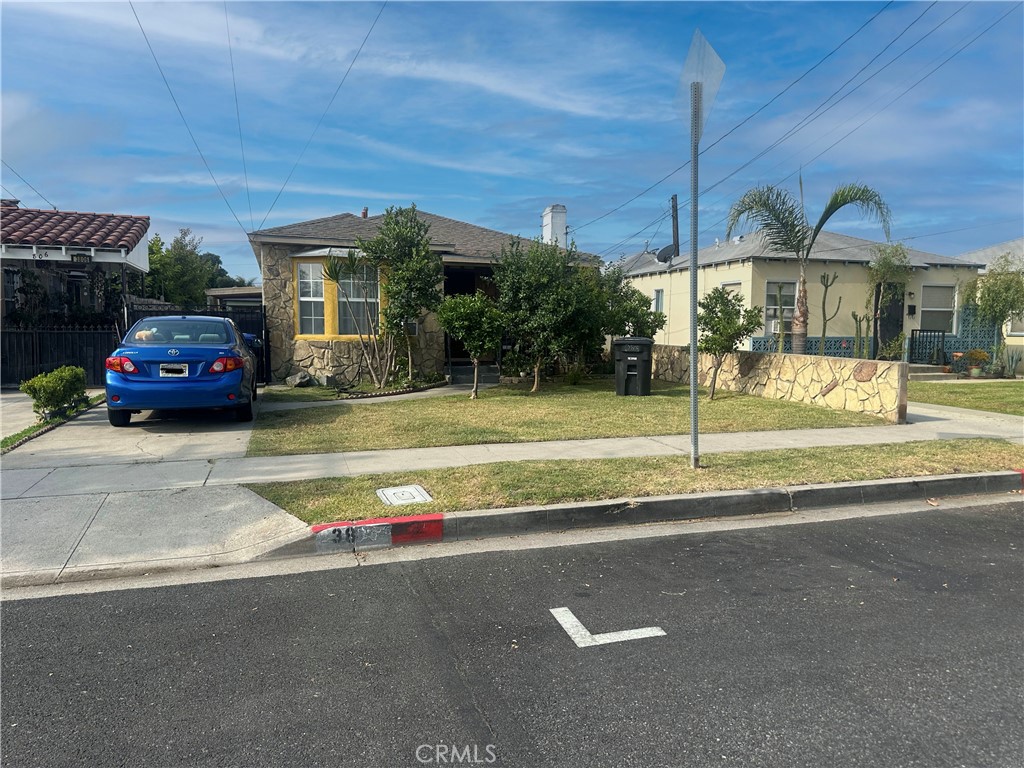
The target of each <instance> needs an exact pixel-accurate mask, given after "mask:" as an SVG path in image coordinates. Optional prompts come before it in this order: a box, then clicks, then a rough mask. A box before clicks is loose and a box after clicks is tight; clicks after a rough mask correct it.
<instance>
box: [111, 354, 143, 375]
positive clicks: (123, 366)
mask: <svg viewBox="0 0 1024 768" xmlns="http://www.w3.org/2000/svg"><path fill="white" fill-rule="evenodd" d="M107 370H108V371H117V372H118V373H138V372H139V369H138V367H137V366H136V365H135V363H133V362H132V361H131V359H130V358H127V357H108V358H107Z"/></svg>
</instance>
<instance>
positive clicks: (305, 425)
mask: <svg viewBox="0 0 1024 768" xmlns="http://www.w3.org/2000/svg"><path fill="white" fill-rule="evenodd" d="M699 414H700V429H701V431H703V432H747V431H763V430H781V429H822V428H830V427H848V426H881V425H882V421H881V420H880V419H878V418H875V417H873V416H868V415H865V414H861V413H850V412H847V411H833V410H830V409H828V408H822V407H819V406H814V405H802V404H799V403H789V402H783V401H781V400H766V399H764V398H760V397H752V396H749V395H741V394H737V393H735V392H722V391H720V392H719V393H718V394H717V395H716V396H715V399H714V400H708V399H707V398H706V397H702V398H701V401H700V408H699ZM689 431H690V409H689V388H688V387H686V386H683V385H681V384H666V383H663V382H654V386H653V388H652V394H651V396H650V397H616V395H615V383H614V382H613V381H610V380H602V381H594V382H588V383H585V384H582V385H579V386H570V385H565V384H545V385H544V388H542V389H541V391H540V392H537V393H534V394H530V392H529V385H506V386H501V387H494V388H492V389H487V390H484V391H482V392H481V393H480V398H479V399H478V400H470V399H469V398H467V397H465V396H462V397H455V396H451V397H433V398H423V399H419V400H404V401H399V402H390V403H371V402H362V403H353V404H339V405H337V406H326V407H320V408H309V409H306V408H302V409H299V410H292V411H272V412H268V413H264V414H261V415H260V418H259V421H258V422H257V423H256V425H255V427H254V429H253V432H252V437H251V438H250V440H249V447H248V455H249V456H283V455H295V454H306V453H334V452H337V451H365V450H383V449H387V448H427V447H437V446H447V445H479V444H481V443H519V442H533V441H544V440H581V439H585V438H603V437H637V436H647V435H672V434H686V433H688V432H689Z"/></svg>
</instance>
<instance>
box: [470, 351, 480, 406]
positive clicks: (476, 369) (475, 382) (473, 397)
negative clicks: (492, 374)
mask: <svg viewBox="0 0 1024 768" xmlns="http://www.w3.org/2000/svg"><path fill="white" fill-rule="evenodd" d="M479 374H480V359H479V358H476V357H474V358H473V389H472V391H471V392H470V393H469V399H470V400H476V391H477V389H479V387H480V376H479Z"/></svg>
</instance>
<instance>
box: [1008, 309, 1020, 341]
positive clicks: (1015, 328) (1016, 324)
mask: <svg viewBox="0 0 1024 768" xmlns="http://www.w3.org/2000/svg"><path fill="white" fill-rule="evenodd" d="M1009 333H1010V335H1011V336H1024V312H1018V313H1016V314H1014V315H1010V332H1009Z"/></svg>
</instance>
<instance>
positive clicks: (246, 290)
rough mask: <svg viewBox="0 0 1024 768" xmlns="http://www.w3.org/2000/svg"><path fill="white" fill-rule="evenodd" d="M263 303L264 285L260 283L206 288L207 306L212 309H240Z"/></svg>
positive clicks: (258, 305)
mask: <svg viewBox="0 0 1024 768" xmlns="http://www.w3.org/2000/svg"><path fill="white" fill-rule="evenodd" d="M262 305H263V286H260V285H241V286H234V287H231V288H207V289H206V306H207V307H209V308H210V309H238V308H242V307H246V308H249V307H260V306H262Z"/></svg>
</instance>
